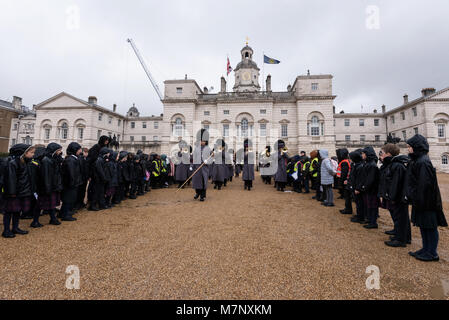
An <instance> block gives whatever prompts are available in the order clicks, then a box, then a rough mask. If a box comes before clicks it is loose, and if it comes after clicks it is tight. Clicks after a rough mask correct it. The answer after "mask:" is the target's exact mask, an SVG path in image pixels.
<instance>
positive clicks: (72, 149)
mask: <svg viewBox="0 0 449 320" xmlns="http://www.w3.org/2000/svg"><path fill="white" fill-rule="evenodd" d="M79 149H81V145H80V144H79V143H78V142H72V143H70V144H69V146H68V147H67V155H76V153H77V152H78V150H79Z"/></svg>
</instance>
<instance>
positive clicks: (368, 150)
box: [362, 146, 378, 161]
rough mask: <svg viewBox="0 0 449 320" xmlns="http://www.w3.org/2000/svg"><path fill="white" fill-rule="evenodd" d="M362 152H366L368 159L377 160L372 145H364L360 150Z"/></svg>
mask: <svg viewBox="0 0 449 320" xmlns="http://www.w3.org/2000/svg"><path fill="white" fill-rule="evenodd" d="M362 153H364V154H366V158H367V159H368V160H369V161H371V160H374V161H377V160H378V159H377V155H376V151H374V149H373V147H371V146H368V147H365V148H364V149H363V150H362Z"/></svg>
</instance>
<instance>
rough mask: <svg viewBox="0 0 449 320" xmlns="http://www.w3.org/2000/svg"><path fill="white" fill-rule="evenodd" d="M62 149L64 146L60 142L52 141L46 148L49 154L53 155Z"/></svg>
mask: <svg viewBox="0 0 449 320" xmlns="http://www.w3.org/2000/svg"><path fill="white" fill-rule="evenodd" d="M60 149H62V146H61V145H60V144H57V143H55V142H52V143H50V144H49V145H48V146H47V149H46V150H47V154H48V155H50V156H53V154H54V153H55V152H56V151H58V150H60Z"/></svg>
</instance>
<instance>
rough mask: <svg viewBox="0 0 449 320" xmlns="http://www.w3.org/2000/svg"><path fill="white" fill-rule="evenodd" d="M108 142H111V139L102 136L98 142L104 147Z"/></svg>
mask: <svg viewBox="0 0 449 320" xmlns="http://www.w3.org/2000/svg"><path fill="white" fill-rule="evenodd" d="M108 140H109V141H108ZM106 141H108V142H111V139H110V138H109V137H108V136H101V137H100V139H99V140H98V144H99V145H100V146H102V147H103V146H104V145H105V144H104V143H105V142H106ZM108 144H109V143H108Z"/></svg>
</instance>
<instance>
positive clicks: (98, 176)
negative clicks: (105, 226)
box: [89, 148, 111, 211]
mask: <svg viewBox="0 0 449 320" xmlns="http://www.w3.org/2000/svg"><path fill="white" fill-rule="evenodd" d="M110 154H111V150H110V149H108V148H102V149H101V150H100V154H99V155H98V158H97V160H96V161H95V165H94V168H93V174H92V181H91V183H92V190H93V192H92V202H91V207H90V208H89V210H91V211H99V210H103V209H106V202H105V198H104V196H105V187H106V186H107V184H108V182H109V177H108V175H107V174H106V171H105V168H106V161H107V159H108V157H109V155H110Z"/></svg>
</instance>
